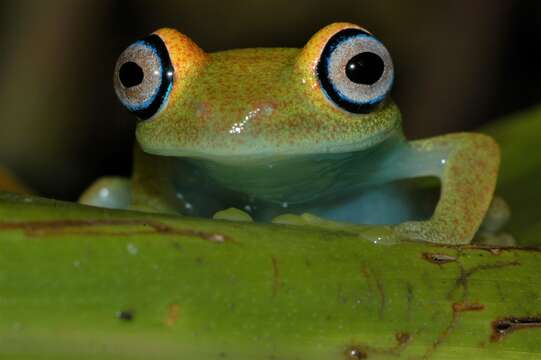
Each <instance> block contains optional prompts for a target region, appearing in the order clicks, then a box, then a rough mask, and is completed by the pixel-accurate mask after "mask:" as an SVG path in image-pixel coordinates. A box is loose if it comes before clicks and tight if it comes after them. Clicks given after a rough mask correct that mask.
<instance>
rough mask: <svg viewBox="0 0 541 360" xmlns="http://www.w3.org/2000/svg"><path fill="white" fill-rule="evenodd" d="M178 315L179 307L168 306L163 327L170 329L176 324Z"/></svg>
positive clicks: (176, 305)
mask: <svg viewBox="0 0 541 360" xmlns="http://www.w3.org/2000/svg"><path fill="white" fill-rule="evenodd" d="M179 314H180V305H178V304H169V307H168V308H167V317H166V318H165V325H167V326H169V327H172V326H173V325H175V324H176V323H177V320H178V317H179Z"/></svg>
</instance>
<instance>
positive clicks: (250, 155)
mask: <svg viewBox="0 0 541 360" xmlns="http://www.w3.org/2000/svg"><path fill="white" fill-rule="evenodd" d="M364 116H366V117H361V118H353V119H348V121H352V122H355V124H356V126H348V125H343V123H342V125H340V126H341V127H340V128H338V129H337V130H335V128H334V127H328V128H327V129H326V130H321V131H323V135H322V136H320V135H318V133H317V131H320V130H317V131H316V130H314V131H312V132H311V133H307V134H300V133H301V132H302V131H301V130H292V129H291V128H283V129H280V128H268V129H267V128H265V127H262V128H258V129H257V130H256V129H255V128H252V129H249V130H245V131H244V132H242V133H238V134H232V133H231V132H228V131H227V129H226V130H223V126H222V129H220V130H219V131H217V130H213V131H211V130H199V132H197V131H194V132H193V133H194V135H191V136H187V135H186V134H185V133H182V135H181V136H179V135H177V134H178V131H179V130H178V125H177V124H176V122H174V121H171V120H169V119H166V121H165V122H162V123H160V121H150V122H143V123H140V124H139V125H138V127H137V132H136V135H137V141H138V142H139V144H140V145H141V148H142V149H143V151H144V152H146V153H148V154H151V155H157V156H166V157H176V158H192V159H204V160H210V161H216V162H220V163H232V164H240V163H247V162H248V163H249V162H261V161H262V160H270V161H272V160H276V159H287V158H296V157H305V156H312V155H322V156H325V155H334V154H343V153H352V152H358V151H363V150H368V149H370V148H372V147H375V146H377V145H378V144H380V143H382V142H385V141H386V140H387V139H389V138H392V137H401V136H402V131H401V126H400V124H401V115H400V112H399V111H398V109H397V107H396V105H395V104H394V103H392V101H389V102H387V103H385V104H382V106H381V107H380V108H378V110H377V113H376V114H370V115H364ZM220 131H225V132H224V133H221V132H220ZM277 131H280V134H283V135H284V136H283V138H282V136H281V135H280V134H278V133H277ZM325 131H326V132H325ZM288 132H291V133H298V135H296V136H294V137H292V136H290V137H288V135H287V134H288ZM216 133H218V134H216ZM335 133H336V134H335ZM341 133H343V134H344V136H340V135H339V134H341ZM261 134H264V135H261ZM269 134H271V135H269ZM272 134H274V135H272Z"/></svg>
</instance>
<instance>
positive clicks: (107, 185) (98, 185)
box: [79, 177, 131, 209]
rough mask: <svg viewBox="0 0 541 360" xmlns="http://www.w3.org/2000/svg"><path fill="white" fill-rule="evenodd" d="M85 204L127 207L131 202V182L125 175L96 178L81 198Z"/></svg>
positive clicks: (110, 207) (111, 207) (118, 207)
mask: <svg viewBox="0 0 541 360" xmlns="http://www.w3.org/2000/svg"><path fill="white" fill-rule="evenodd" d="M79 202H80V203H81V204H84V205H90V206H98V207H104V208H109V209H127V208H128V207H129V206H130V204H131V182H130V180H129V179H126V178H123V177H103V178H100V179H98V180H96V181H95V182H94V183H93V184H92V185H91V186H90V187H89V188H88V189H87V190H86V191H85V192H84V193H83V194H82V195H81V197H80V198H79Z"/></svg>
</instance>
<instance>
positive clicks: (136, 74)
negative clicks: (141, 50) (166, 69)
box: [118, 61, 145, 88]
mask: <svg viewBox="0 0 541 360" xmlns="http://www.w3.org/2000/svg"><path fill="white" fill-rule="evenodd" d="M144 77H145V74H144V73H143V69H141V67H140V66H139V65H137V64H136V63H134V62H132V61H128V62H126V63H124V64H122V66H121V67H120V70H119V71H118V78H119V79H120V82H121V83H122V85H124V86H125V87H127V88H129V87H133V86H137V85H139V84H140V83H142V82H143V79H144Z"/></svg>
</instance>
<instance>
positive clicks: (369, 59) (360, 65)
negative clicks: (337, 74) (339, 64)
mask: <svg viewBox="0 0 541 360" xmlns="http://www.w3.org/2000/svg"><path fill="white" fill-rule="evenodd" d="M384 70H385V63H384V62H383V60H382V59H381V57H379V55H376V54H374V53H371V52H363V53H360V54H357V55H355V56H354V57H352V58H351V60H349V62H348V64H347V65H346V75H347V77H348V78H349V79H350V80H351V81H353V82H354V83H357V84H363V85H372V84H375V83H376V82H377V81H378V80H379V79H381V76H382V75H383V71H384Z"/></svg>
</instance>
